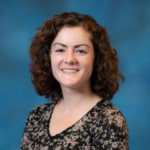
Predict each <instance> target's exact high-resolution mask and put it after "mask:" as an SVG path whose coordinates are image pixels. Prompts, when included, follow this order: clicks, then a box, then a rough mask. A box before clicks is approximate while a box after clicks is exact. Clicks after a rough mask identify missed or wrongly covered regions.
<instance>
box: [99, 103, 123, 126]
mask: <svg viewBox="0 0 150 150" xmlns="http://www.w3.org/2000/svg"><path fill="white" fill-rule="evenodd" d="M100 107H101V109H100V110H101V112H100V114H99V116H100V117H99V118H103V121H104V122H106V121H107V122H109V123H111V122H114V123H117V125H119V123H121V122H126V120H125V117H124V115H123V114H122V113H121V111H120V110H119V109H117V108H116V107H115V105H114V104H112V103H111V102H110V101H104V102H103V103H102V104H101V105H100Z"/></svg>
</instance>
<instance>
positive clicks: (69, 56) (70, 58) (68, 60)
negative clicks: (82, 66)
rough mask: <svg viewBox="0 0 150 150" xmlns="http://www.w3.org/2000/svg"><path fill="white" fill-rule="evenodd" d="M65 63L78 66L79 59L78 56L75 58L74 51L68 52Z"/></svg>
mask: <svg viewBox="0 0 150 150" xmlns="http://www.w3.org/2000/svg"><path fill="white" fill-rule="evenodd" d="M64 62H65V63H66V64H71V65H73V64H77V59H76V56H75V54H74V51H73V50H70V51H69V50H68V52H67V53H66V55H65V60H64Z"/></svg>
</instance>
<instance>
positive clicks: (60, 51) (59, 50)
mask: <svg viewBox="0 0 150 150" xmlns="http://www.w3.org/2000/svg"><path fill="white" fill-rule="evenodd" d="M55 52H59V53H62V52H64V50H63V49H57V50H56V51H55Z"/></svg>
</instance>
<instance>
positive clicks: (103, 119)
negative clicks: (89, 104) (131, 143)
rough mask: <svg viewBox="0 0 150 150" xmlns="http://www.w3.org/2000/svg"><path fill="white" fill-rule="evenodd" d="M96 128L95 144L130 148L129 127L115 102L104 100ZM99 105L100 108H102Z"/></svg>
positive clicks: (104, 146) (103, 146)
mask: <svg viewBox="0 0 150 150" xmlns="http://www.w3.org/2000/svg"><path fill="white" fill-rule="evenodd" d="M100 107H101V109H99V110H100V112H99V116H98V117H97V121H96V123H95V128H94V141H95V145H97V147H98V145H101V146H102V148H103V149H104V148H109V147H112V149H116V148H117V149H119V150H121V149H124V150H127V149H128V128H127V125H126V119H125V117H124V116H123V114H122V113H121V111H120V110H118V109H117V108H116V107H115V106H114V104H112V103H111V102H110V101H104V102H103V103H102V104H101V105H100ZM100 107H99V108H100Z"/></svg>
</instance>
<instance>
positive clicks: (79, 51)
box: [77, 50, 86, 53]
mask: <svg viewBox="0 0 150 150" xmlns="http://www.w3.org/2000/svg"><path fill="white" fill-rule="evenodd" d="M77 53H86V52H85V51H83V50H78V51H77Z"/></svg>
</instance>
